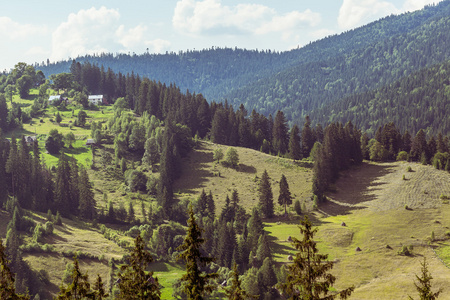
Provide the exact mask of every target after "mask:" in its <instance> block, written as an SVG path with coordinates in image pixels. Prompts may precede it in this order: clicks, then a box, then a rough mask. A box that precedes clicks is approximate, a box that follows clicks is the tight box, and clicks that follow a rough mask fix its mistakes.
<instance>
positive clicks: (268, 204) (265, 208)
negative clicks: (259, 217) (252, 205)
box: [258, 170, 274, 218]
mask: <svg viewBox="0 0 450 300" xmlns="http://www.w3.org/2000/svg"><path fill="white" fill-rule="evenodd" d="M258 192H259V202H258V205H259V207H260V209H261V212H262V213H263V215H264V217H266V218H272V217H273V215H274V205H273V193H272V187H271V185H270V177H269V174H268V173H267V171H266V170H264V172H263V174H262V175H261V181H260V182H259V188H258Z"/></svg>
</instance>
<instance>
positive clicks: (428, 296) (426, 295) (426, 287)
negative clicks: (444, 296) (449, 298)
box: [409, 257, 442, 300]
mask: <svg viewBox="0 0 450 300" xmlns="http://www.w3.org/2000/svg"><path fill="white" fill-rule="evenodd" d="M420 264H421V266H422V268H421V273H422V274H421V275H422V276H421V277H419V276H417V275H416V278H417V281H418V282H417V283H414V285H415V286H416V289H417V292H418V293H419V297H420V298H419V299H420V300H434V299H437V298H438V296H439V294H440V293H441V292H442V289H440V290H438V291H437V292H434V293H433V292H432V291H431V279H433V277H432V276H431V274H430V272H429V271H428V264H427V259H426V258H425V257H424V258H423V263H420ZM409 299H411V300H412V299H413V298H412V297H411V296H409Z"/></svg>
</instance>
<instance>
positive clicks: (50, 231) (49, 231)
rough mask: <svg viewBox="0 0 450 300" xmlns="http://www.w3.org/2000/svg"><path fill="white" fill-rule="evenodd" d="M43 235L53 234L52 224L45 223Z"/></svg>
mask: <svg viewBox="0 0 450 300" xmlns="http://www.w3.org/2000/svg"><path fill="white" fill-rule="evenodd" d="M44 230H45V234H47V235H51V234H53V222H46V223H45V225H44Z"/></svg>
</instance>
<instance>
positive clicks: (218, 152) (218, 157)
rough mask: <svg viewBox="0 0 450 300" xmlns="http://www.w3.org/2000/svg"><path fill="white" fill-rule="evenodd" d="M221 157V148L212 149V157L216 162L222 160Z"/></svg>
mask: <svg viewBox="0 0 450 300" xmlns="http://www.w3.org/2000/svg"><path fill="white" fill-rule="evenodd" d="M222 158H223V151H222V148H216V149H214V153H213V159H214V160H216V161H217V162H220V161H221V160H222Z"/></svg>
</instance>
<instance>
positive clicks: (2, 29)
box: [0, 17, 48, 40]
mask: <svg viewBox="0 0 450 300" xmlns="http://www.w3.org/2000/svg"><path fill="white" fill-rule="evenodd" d="M47 31H48V30H47V27H46V26H37V25H32V24H20V23H17V22H15V21H13V20H12V19H11V18H8V17H0V36H2V37H4V38H8V39H11V40H19V39H24V38H28V37H31V36H33V35H45V34H46V33H47Z"/></svg>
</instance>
